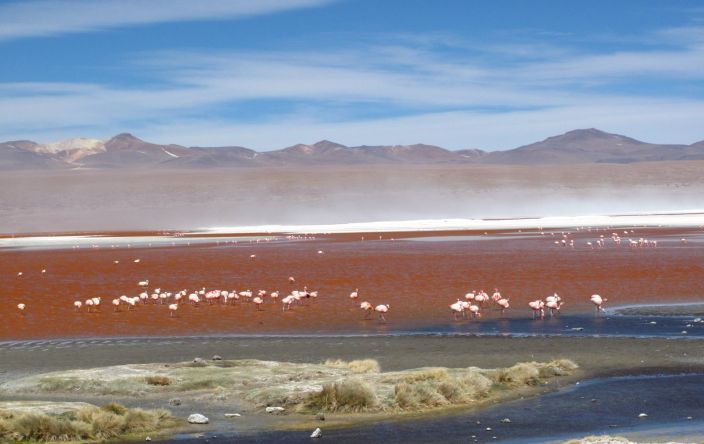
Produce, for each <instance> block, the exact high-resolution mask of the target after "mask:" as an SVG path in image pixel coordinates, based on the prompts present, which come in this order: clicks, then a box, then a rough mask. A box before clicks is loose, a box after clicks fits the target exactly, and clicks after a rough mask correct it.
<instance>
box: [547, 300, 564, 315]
mask: <svg viewBox="0 0 704 444" xmlns="http://www.w3.org/2000/svg"><path fill="white" fill-rule="evenodd" d="M562 304H564V302H562V301H561V300H560V299H559V296H558V299H557V300H554V299H552V300H550V301H548V302H547V303H546V304H545V306H546V307H548V309H549V310H550V317H553V316H555V312H559V311H560V307H562Z"/></svg>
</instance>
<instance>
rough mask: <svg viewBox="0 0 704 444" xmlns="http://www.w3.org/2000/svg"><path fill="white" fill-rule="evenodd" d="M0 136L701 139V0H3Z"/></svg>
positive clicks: (236, 141)
mask: <svg viewBox="0 0 704 444" xmlns="http://www.w3.org/2000/svg"><path fill="white" fill-rule="evenodd" d="M0 60H2V64H0V68H2V69H0V140H11V139H32V140H36V141H38V142H51V141H56V140H60V139H65V138H70V137H94V138H108V137H110V136H113V135H115V134H117V133H120V132H131V133H133V134H135V135H137V136H139V137H141V138H144V139H146V140H149V141H154V142H161V143H180V144H184V145H200V146H216V145H243V146H248V147H251V148H254V149H259V150H268V149H276V148H281V147H284V146H288V145H292V144H294V143H298V142H303V143H312V142H315V141H318V140H321V139H330V140H334V141H337V142H340V143H344V144H346V145H362V144H408V143H417V142H423V143H431V144H437V145H440V146H444V147H446V148H450V149H462V148H483V149H488V150H493V149H506V148H513V147H516V146H519V145H522V144H525V143H530V142H533V141H536V140H541V139H543V138H545V137H548V136H551V135H555V134H559V133H562V132H565V131H568V130H571V129H575V128H589V127H597V128H600V129H603V130H606V131H610V132H616V133H621V134H626V135H629V136H632V137H635V138H639V139H642V140H646V141H651V142H672V143H693V142H696V141H698V140H702V139H704V3H703V2H702V1H700V0H699V1H676V0H671V1H667V2H665V1H660V0H657V1H649V0H632V1H627V0H622V1H589V2H585V1H576V0H574V1H572V0H564V1H558V0H552V1H548V0H543V1H538V0H533V1H522V0H493V1H490V0H474V1H466V0H438V1H430V0H425V1H421V0H384V1H379V0H257V1H254V0H251V1H242V0H229V1H227V0H199V1H196V0H192V1H185V0H101V1H92V0H91V1H82V0H55V1H46V0H26V1H3V2H0Z"/></svg>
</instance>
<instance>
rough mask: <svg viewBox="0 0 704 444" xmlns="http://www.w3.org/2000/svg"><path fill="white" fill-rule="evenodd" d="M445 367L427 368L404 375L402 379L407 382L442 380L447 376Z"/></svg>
mask: <svg viewBox="0 0 704 444" xmlns="http://www.w3.org/2000/svg"><path fill="white" fill-rule="evenodd" d="M449 377H450V375H449V374H448V373H447V369H444V368H427V369H423V370H418V371H415V372H411V373H408V374H406V375H404V377H403V381H404V382H407V383H409V384H413V383H415V382H421V381H444V380H446V379H447V378H449Z"/></svg>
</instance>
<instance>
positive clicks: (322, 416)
mask: <svg viewBox="0 0 704 444" xmlns="http://www.w3.org/2000/svg"><path fill="white" fill-rule="evenodd" d="M315 419H317V420H318V421H325V413H323V412H319V413H318V414H317V415H315Z"/></svg>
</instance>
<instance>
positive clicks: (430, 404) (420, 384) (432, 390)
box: [393, 368, 492, 410]
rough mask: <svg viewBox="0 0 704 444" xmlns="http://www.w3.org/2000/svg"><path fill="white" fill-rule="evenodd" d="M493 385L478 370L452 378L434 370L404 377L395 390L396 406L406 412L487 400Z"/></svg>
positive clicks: (464, 371)
mask: <svg viewBox="0 0 704 444" xmlns="http://www.w3.org/2000/svg"><path fill="white" fill-rule="evenodd" d="M491 387H492V381H491V379H489V378H488V377H487V376H485V375H484V374H483V373H481V372H480V371H479V370H477V369H473V368H470V369H467V370H463V371H460V372H456V374H453V375H451V374H450V373H449V372H448V371H447V370H446V369H443V368H430V369H424V370H421V371H417V372H413V373H410V374H407V375H404V376H403V377H402V378H401V381H400V382H398V383H397V384H396V385H395V386H394V394H393V397H394V398H393V400H394V403H395V406H396V407H398V408H400V409H402V410H417V409H427V408H435V407H442V406H446V405H450V404H463V403H468V402H471V401H473V400H476V399H478V398H481V397H484V396H486V395H487V394H488V393H489V391H490V390H491Z"/></svg>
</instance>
